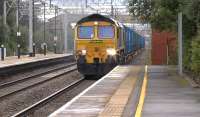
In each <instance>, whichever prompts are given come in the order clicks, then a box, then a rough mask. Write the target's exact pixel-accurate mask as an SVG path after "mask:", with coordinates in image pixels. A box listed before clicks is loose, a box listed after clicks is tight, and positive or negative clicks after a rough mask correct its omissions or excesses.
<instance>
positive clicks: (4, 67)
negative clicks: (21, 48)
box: [0, 54, 73, 74]
mask: <svg viewBox="0 0 200 117" xmlns="http://www.w3.org/2000/svg"><path fill="white" fill-rule="evenodd" d="M67 57H71V58H73V55H72V54H47V55H46V56H44V55H43V54H37V55H36V56H35V57H29V56H21V58H20V59H18V58H17V57H16V56H11V57H6V58H5V60H4V61H0V74H4V73H7V72H10V71H15V70H20V69H25V68H28V67H32V66H38V65H45V64H48V63H52V62H56V61H61V60H62V59H64V58H67Z"/></svg>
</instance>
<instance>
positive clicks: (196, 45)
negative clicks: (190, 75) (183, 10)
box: [191, 34, 200, 75]
mask: <svg viewBox="0 0 200 117" xmlns="http://www.w3.org/2000/svg"><path fill="white" fill-rule="evenodd" d="M191 52H192V55H191V69H192V71H194V73H195V74H197V75H200V34H199V35H198V36H197V37H196V38H195V39H194V40H193V41H192V48H191Z"/></svg>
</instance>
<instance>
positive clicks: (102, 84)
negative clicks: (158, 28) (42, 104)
mask: <svg viewBox="0 0 200 117" xmlns="http://www.w3.org/2000/svg"><path fill="white" fill-rule="evenodd" d="M143 73H144V66H143V65H142V66H117V67H115V68H114V69H113V70H112V71H111V72H110V73H108V74H107V75H106V76H104V77H103V78H101V79H100V80H98V81H97V82H95V83H94V84H93V85H92V86H90V87H89V88H87V89H86V90H84V91H83V92H82V93H81V94H79V95H78V96H76V97H75V98H73V99H72V100H71V101H69V102H68V103H67V104H65V105H64V106H63V107H61V108H60V109H58V110H57V111H55V112H54V113H52V114H51V115H50V116H49V117H121V116H123V114H124V111H125V110H124V109H125V108H126V105H127V103H128V102H129V99H130V97H131V94H132V92H133V91H134V89H135V86H136V84H137V81H138V79H142V78H141V74H143ZM129 110H131V109H129Z"/></svg>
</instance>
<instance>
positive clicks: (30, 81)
mask: <svg viewBox="0 0 200 117" xmlns="http://www.w3.org/2000/svg"><path fill="white" fill-rule="evenodd" d="M75 64H76V63H71V64H68V65H66V66H64V67H63V66H62V67H60V68H55V69H51V70H48V71H45V72H43V73H39V74H36V75H30V76H28V77H25V78H22V79H19V80H15V81H11V82H7V83H4V84H1V85H0V99H3V98H5V97H7V96H10V95H13V94H16V93H18V92H21V91H23V90H26V89H28V88H31V87H34V86H36V85H39V84H42V83H44V82H47V81H49V80H52V79H55V78H57V77H59V76H61V75H64V74H67V73H69V72H71V71H75V70H76V69H77V67H76V65H75Z"/></svg>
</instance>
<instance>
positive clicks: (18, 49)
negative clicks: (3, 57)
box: [17, 30, 21, 59]
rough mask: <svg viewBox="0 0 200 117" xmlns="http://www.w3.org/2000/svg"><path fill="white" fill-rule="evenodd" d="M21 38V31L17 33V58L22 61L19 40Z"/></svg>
mask: <svg viewBox="0 0 200 117" xmlns="http://www.w3.org/2000/svg"><path fill="white" fill-rule="evenodd" d="M20 36H21V32H19V30H18V31H17V57H18V59H20V53H21V52H20V47H21V46H20V44H19V39H20Z"/></svg>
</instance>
